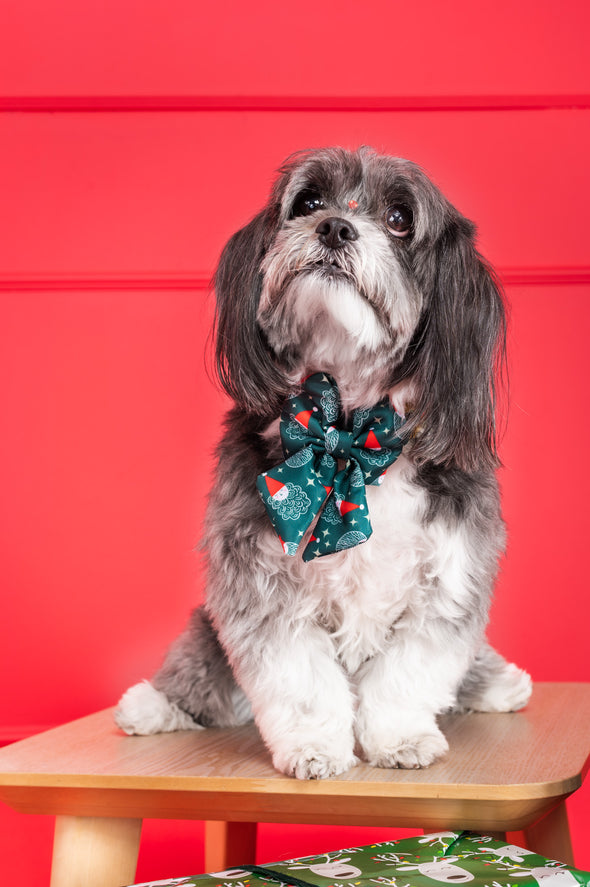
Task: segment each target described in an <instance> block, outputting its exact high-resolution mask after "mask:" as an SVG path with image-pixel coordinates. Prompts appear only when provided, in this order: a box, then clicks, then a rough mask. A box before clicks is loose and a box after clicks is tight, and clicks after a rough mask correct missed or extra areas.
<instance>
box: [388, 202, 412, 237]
mask: <svg viewBox="0 0 590 887" xmlns="http://www.w3.org/2000/svg"><path fill="white" fill-rule="evenodd" d="M385 224H386V225H387V227H388V228H389V230H390V231H391V233H392V234H393V236H394V237H407V236H408V234H409V233H410V231H411V228H412V225H413V224H414V214H413V212H412V210H411V209H410V207H409V206H407V205H406V204H405V203H394V204H393V205H392V206H390V207H389V208H388V210H387V212H386V213H385Z"/></svg>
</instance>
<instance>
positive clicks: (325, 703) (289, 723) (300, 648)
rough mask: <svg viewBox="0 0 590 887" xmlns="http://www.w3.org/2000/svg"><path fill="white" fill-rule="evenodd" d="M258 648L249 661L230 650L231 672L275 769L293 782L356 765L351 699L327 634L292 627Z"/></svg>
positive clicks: (248, 655)
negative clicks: (287, 631) (240, 688)
mask: <svg viewBox="0 0 590 887" xmlns="http://www.w3.org/2000/svg"><path fill="white" fill-rule="evenodd" d="M261 644H262V646H261V649H260V652H259V654H257V655H256V657H255V659H253V658H252V652H251V650H250V652H249V653H248V652H247V651H246V650H244V651H242V655H240V653H239V652H238V651H236V645H235V644H232V645H231V649H232V668H233V669H234V672H235V673H236V675H237V677H238V681H239V683H240V685H241V686H242V688H243V690H244V691H245V693H246V695H247V696H248V698H249V700H250V703H251V705H252V710H253V712H254V718H255V721H256V725H257V727H258V729H259V731H260V733H261V735H262V738H263V739H264V741H265V743H266V745H267V747H268V748H269V750H270V752H271V754H272V759H273V764H274V766H275V767H276V769H277V770H280V771H281V772H282V773H285V774H287V775H288V776H295V777H297V778H298V779H319V778H324V777H328V776H336V775H338V774H339V773H343V772H344V771H345V770H348V769H349V768H350V767H351V766H353V765H354V764H355V763H356V758H355V756H354V735H353V718H354V714H353V694H352V692H351V688H350V686H349V683H348V680H347V678H346V675H345V674H344V672H343V670H342V669H341V667H340V666H339V665H338V663H337V662H336V659H335V654H334V650H333V645H332V642H331V640H330V638H329V636H328V634H327V633H326V632H325V631H324V630H323V629H321V628H319V627H318V626H314V625H308V626H298V627H297V628H296V629H295V631H294V632H293V633H292V634H290V635H289V636H285V635H284V634H282V633H280V632H274V633H273V634H272V635H271V636H269V637H265V638H264V639H261ZM236 653H237V655H236Z"/></svg>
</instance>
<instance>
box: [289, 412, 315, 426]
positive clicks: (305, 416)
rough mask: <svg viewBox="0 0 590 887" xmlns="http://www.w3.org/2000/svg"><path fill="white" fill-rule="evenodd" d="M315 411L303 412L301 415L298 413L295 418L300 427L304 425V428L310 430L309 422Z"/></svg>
mask: <svg viewBox="0 0 590 887" xmlns="http://www.w3.org/2000/svg"><path fill="white" fill-rule="evenodd" d="M312 413H313V410H301V412H300V413H297V414H296V415H295V416H294V417H293V418H294V419H295V420H296V421H297V422H299V424H300V425H303V427H304V428H309V420H310V419H311V415H312Z"/></svg>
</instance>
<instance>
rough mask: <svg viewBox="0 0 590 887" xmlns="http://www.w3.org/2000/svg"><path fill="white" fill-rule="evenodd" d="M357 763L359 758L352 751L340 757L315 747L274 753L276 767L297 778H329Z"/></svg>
mask: <svg viewBox="0 0 590 887" xmlns="http://www.w3.org/2000/svg"><path fill="white" fill-rule="evenodd" d="M356 763H358V762H357V759H356V758H355V756H354V755H353V754H352V753H350V754H349V755H346V754H344V755H342V756H340V757H338V756H336V755H334V754H328V753H327V752H323V751H319V750H317V749H313V748H302V749H297V750H295V751H293V752H292V753H291V754H288V755H281V754H276V753H275V754H274V755H273V764H274V766H275V767H276V769H277V770H280V771H281V773H284V774H285V775H286V776H294V777H295V778H296V779H328V778H329V777H330V776H339V775H340V774H341V773H345V772H346V771H347V770H349V769H350V768H351V767H354V765H355V764H356Z"/></svg>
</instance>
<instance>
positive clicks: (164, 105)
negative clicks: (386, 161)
mask: <svg viewBox="0 0 590 887" xmlns="http://www.w3.org/2000/svg"><path fill="white" fill-rule="evenodd" d="M588 108H590V95H587V94H574V93H572V94H559V95H536V94H530V95H507V94H506V95H504V94H503V95H440V96H437V95H434V96H432V95H416V96H290V95H250V96H247V95H246V96H232V95H213V96H211V95H208V96H202V95H185V96H182V95H180V96H173V95H121V96H119V95H80V96H76V95H73V96H62V95H46V96H0V111H25V112H56V111H61V112H68V111H70V112H71V111H89V112H92V111H98V112H100V111H103V112H104V111H127V112H130V111H302V112H309V111H320V112H322V113H326V112H330V111H333V112H346V111H355V112H360V111H367V112H379V111H385V112H391V111H539V110H576V109H577V110H585V109H588Z"/></svg>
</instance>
